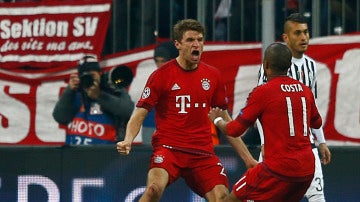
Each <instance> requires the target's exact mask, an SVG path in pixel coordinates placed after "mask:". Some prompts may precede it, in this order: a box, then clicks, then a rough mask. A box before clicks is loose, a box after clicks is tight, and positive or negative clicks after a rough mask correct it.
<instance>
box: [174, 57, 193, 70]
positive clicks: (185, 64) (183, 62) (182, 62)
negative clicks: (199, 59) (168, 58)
mask: <svg viewBox="0 0 360 202" xmlns="http://www.w3.org/2000/svg"><path fill="white" fill-rule="evenodd" d="M176 62H177V63H178V64H179V66H180V67H181V68H182V69H184V70H185V71H191V70H194V69H196V68H197V66H198V64H196V63H189V62H187V61H186V60H181V58H180V57H177V58H176Z"/></svg>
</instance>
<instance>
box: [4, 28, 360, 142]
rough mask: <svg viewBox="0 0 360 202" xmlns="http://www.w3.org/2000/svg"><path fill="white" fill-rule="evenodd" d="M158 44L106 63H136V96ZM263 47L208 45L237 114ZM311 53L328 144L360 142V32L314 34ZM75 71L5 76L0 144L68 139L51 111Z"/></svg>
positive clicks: (205, 56) (208, 59) (254, 76)
mask: <svg viewBox="0 0 360 202" xmlns="http://www.w3.org/2000/svg"><path fill="white" fill-rule="evenodd" d="M153 48H154V46H149V47H145V48H142V49H137V50H132V51H129V52H123V53H119V54H114V55H111V56H108V57H106V58H105V59H104V60H103V61H102V62H101V66H102V68H103V69H106V70H108V69H109V68H111V67H114V66H118V65H122V64H125V65H127V66H129V67H131V69H132V70H133V72H134V74H135V78H134V80H133V82H132V84H131V86H130V87H129V93H130V95H131V96H132V99H133V100H134V101H137V100H138V98H139V96H140V94H141V92H142V89H143V87H144V84H145V81H146V79H147V77H148V76H149V74H150V73H151V72H152V71H153V70H154V69H155V63H154V61H153V59H152V56H153ZM261 48H262V47H261V44H260V43H254V44H210V43H207V44H206V45H205V48H204V51H205V52H204V54H203V55H202V60H203V61H204V62H206V63H208V64H210V65H213V66H215V67H217V68H219V69H220V70H221V72H222V73H223V76H224V78H225V80H226V85H227V87H228V92H229V100H230V109H231V111H232V112H233V116H236V115H237V113H238V112H239V111H240V109H241V108H242V107H243V106H244V105H245V100H246V98H247V95H248V93H249V92H250V91H251V90H252V89H253V88H254V87H255V86H256V81H257V74H258V69H259V67H260V65H261V52H262V49H261ZM307 54H308V55H309V56H311V57H313V58H314V59H315V61H316V62H317V66H318V100H317V101H318V106H319V111H320V113H321V115H322V116H323V119H324V122H325V126H324V130H325V136H326V139H327V141H328V144H329V145H354V144H356V145H360V132H359V131H360V102H359V101H360V88H359V86H360V79H358V78H360V66H359V64H360V33H357V34H354V35H349V36H332V37H322V38H315V39H312V40H311V45H310V48H309V50H308V52H307ZM0 71H3V70H1V69H0ZM75 71H76V70H75V69H72V70H70V71H68V72H67V71H59V72H54V73H48V74H46V73H44V74H43V75H42V77H37V76H38V75H37V74H36V73H22V74H19V75H14V76H17V78H24V77H25V76H26V77H32V78H34V79H36V80H37V81H38V82H37V83H35V84H27V83H25V82H13V81H8V79H7V78H6V77H4V75H0V144H34V145H45V144H46V145H49V144H50V145H51V144H52V145H54V144H63V142H64V139H65V131H64V129H63V128H61V127H59V124H57V123H56V122H55V121H54V120H53V118H52V115H51V114H52V110H53V108H54V105H55V102H56V101H57V100H58V98H59V94H60V92H61V90H62V89H63V88H64V87H66V85H67V83H66V79H64V76H66V78H67V76H68V74H69V73H71V72H75ZM54 75H61V77H59V78H61V79H59V78H58V79H54V78H57V77H54ZM47 78H53V80H52V81H49V80H48V79H47ZM5 80H7V81H5ZM17 81H18V80H17ZM140 138H141V135H139V136H138V139H136V141H139V142H141V139H140Z"/></svg>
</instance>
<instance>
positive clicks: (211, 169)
mask: <svg viewBox="0 0 360 202" xmlns="http://www.w3.org/2000/svg"><path fill="white" fill-rule="evenodd" d="M154 167H155V168H164V169H165V170H166V171H167V172H168V173H169V185H170V184H171V183H173V182H174V181H175V180H177V179H178V178H179V177H182V178H183V179H184V180H185V182H186V184H187V185H188V186H189V187H190V188H191V190H193V191H194V192H195V193H197V194H199V195H200V196H202V197H204V196H205V194H206V193H207V192H209V191H211V190H212V189H213V188H214V187H215V185H220V184H222V185H225V186H226V187H227V188H228V187H229V183H228V179H227V176H226V172H225V169H224V167H223V165H222V164H221V162H220V159H219V158H218V157H217V156H216V155H214V154H204V155H201V154H192V153H188V152H183V151H178V150H172V149H169V148H165V147H158V148H156V149H155V150H154V153H153V154H152V157H151V162H150V169H151V168H154Z"/></svg>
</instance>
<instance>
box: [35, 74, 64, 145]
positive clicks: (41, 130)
mask: <svg viewBox="0 0 360 202" xmlns="http://www.w3.org/2000/svg"><path fill="white" fill-rule="evenodd" d="M66 86H67V84H66V83H65V82H64V81H57V82H47V83H43V84H41V85H39V86H38V88H37V90H36V116H35V122H36V123H38V124H35V126H36V127H35V130H36V135H37V137H38V138H39V139H40V140H41V141H43V142H64V141H65V134H66V133H65V130H64V129H60V128H59V124H58V123H57V122H56V121H55V120H54V118H53V117H52V111H53V109H54V107H55V104H56V102H57V101H58V100H59V94H60V93H59V90H60V89H61V88H62V87H66ZM40 123H46V124H40Z"/></svg>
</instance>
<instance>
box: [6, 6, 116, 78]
mask: <svg viewBox="0 0 360 202" xmlns="http://www.w3.org/2000/svg"><path fill="white" fill-rule="evenodd" d="M111 2H112V1H111V0H96V1H87V2H83V1H45V2H37V3H36V2H31V3H1V8H0V16H1V19H0V65H1V69H2V72H1V74H2V75H3V76H4V75H8V76H10V77H12V78H15V79H16V78H17V79H19V78H18V75H19V73H29V72H30V73H32V74H34V75H32V76H29V77H25V78H24V79H23V80H22V81H25V80H27V79H34V78H39V77H41V76H43V74H44V73H47V75H46V76H45V77H48V76H49V73H55V74H56V73H57V72H59V71H63V70H67V69H69V67H75V66H76V65H77V62H78V61H79V59H80V58H82V57H83V56H84V55H85V54H92V55H95V56H97V57H99V56H100V55H101V52H102V48H103V43H104V40H105V35H106V32H107V28H108V25H109V20H110V10H111ZM35 73H38V74H37V75H36V76H35ZM14 74H15V75H14Z"/></svg>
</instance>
